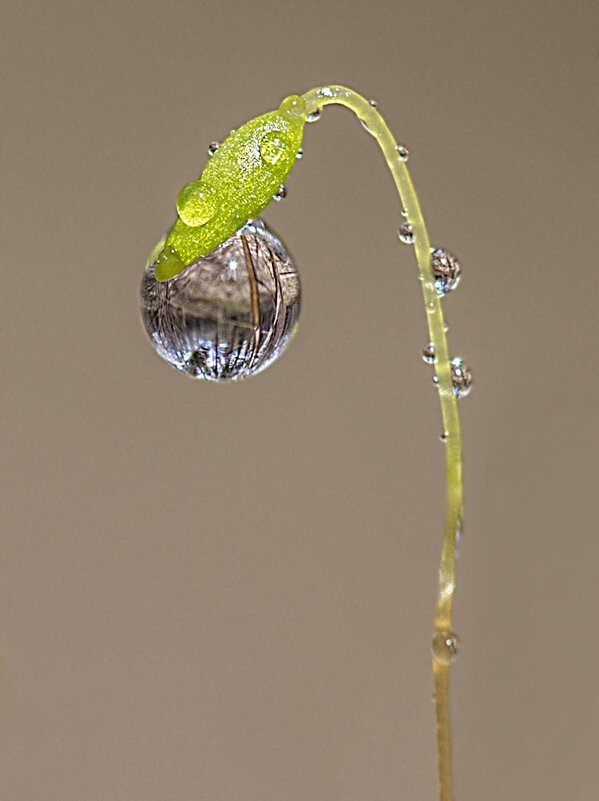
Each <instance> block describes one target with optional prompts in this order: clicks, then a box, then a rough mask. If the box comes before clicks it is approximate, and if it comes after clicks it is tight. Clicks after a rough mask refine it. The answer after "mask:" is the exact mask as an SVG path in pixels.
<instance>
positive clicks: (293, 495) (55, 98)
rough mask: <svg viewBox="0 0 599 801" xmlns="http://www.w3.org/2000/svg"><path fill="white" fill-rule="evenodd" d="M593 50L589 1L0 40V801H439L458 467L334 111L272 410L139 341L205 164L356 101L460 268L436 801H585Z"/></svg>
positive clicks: (178, 20)
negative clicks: (149, 299) (331, 87)
mask: <svg viewBox="0 0 599 801" xmlns="http://www.w3.org/2000/svg"><path fill="white" fill-rule="evenodd" d="M598 21H599V14H598V11H597V5H596V3H594V2H591V0H588V1H587V2H583V1H581V2H576V1H575V2H567V3H566V2H561V3H560V2H541V1H540V0H536V2H535V1H534V0H529V1H528V2H524V0H520V1H518V0H506V1H505V2H502V3H483V4H481V3H480V2H476V1H475V0H457V1H456V2H440V1H439V2H422V1H421V2H415V0H409V2H391V0H387V2H380V1H379V0H370V2H368V3H360V2H338V1H333V2H326V3H323V2H313V1H312V0H305V2H302V3H293V4H292V3H284V2H278V3H275V2H261V0H255V2H253V3H242V2H239V1H236V2H233V1H231V2H227V0H222V1H221V2H211V3H205V2H197V1H196V2H192V1H191V0H187V1H184V0H171V1H170V2H159V1H158V0H154V1H153V2H150V1H148V2H141V0H139V1H138V2H132V1H130V0H118V2H117V0H112V1H107V0H96V1H94V2H91V1H90V2H86V1H85V0H79V1H78V2H77V1H75V0H71V1H70V2H69V1H68V0H51V1H50V2H40V1H39V0H36V1H34V2H20V3H16V2H5V3H4V4H3V10H2V28H1V33H0V37H1V48H0V66H1V70H2V76H3V80H2V88H1V92H2V109H3V114H2V123H1V125H0V128H1V137H2V148H1V151H2V155H1V158H2V168H1V175H2V179H1V182H0V204H1V214H0V225H1V231H2V262H3V273H4V279H3V283H2V304H1V315H2V316H1V331H2V357H1V359H2V375H3V381H2V407H3V413H2V423H1V427H2V451H3V454H4V458H3V459H2V466H1V468H0V470H1V473H2V475H1V483H0V486H1V490H0V492H1V495H2V497H1V504H0V508H1V509H2V515H1V516H2V537H1V552H0V602H1V607H0V608H1V614H0V651H1V665H2V667H1V671H0V754H1V756H0V773H1V774H2V776H3V779H2V789H0V798H2V799H3V801H4V799H6V801H164V800H165V799H167V800H168V801H197V799H211V801H240V799H243V801H269V799H272V800H273V801H274V799H285V801H300V799H301V801H306V799H310V800H311V801H318V800H320V799H322V801H324V800H325V799H326V801H335V799H338V800H339V801H341V800H342V799H343V801H362V799H371V801H379V800H380V801H387V800H388V799H392V798H405V799H418V800H419V801H420V800H422V801H425V799H426V800H427V801H428V800H430V799H435V798H436V783H437V779H436V751H435V748H436V743H435V726H434V708H433V705H432V702H431V693H432V676H431V654H430V638H431V630H432V621H433V613H434V606H435V599H436V590H437V568H438V560H439V555H440V548H441V537H442V530H443V516H444V452H443V445H442V444H441V443H440V442H439V433H440V431H441V421H440V412H439V406H438V399H437V396H436V392H435V389H434V386H433V384H432V381H431V376H432V371H431V368H430V367H428V366H426V365H425V364H424V363H423V362H422V359H421V350H422V347H423V346H424V345H425V344H426V341H427V333H426V328H425V315H424V309H423V305H422V299H421V288H420V283H419V281H418V279H417V270H416V264H415V261H414V255H413V252H412V251H411V249H410V248H409V247H407V246H405V245H401V244H400V243H399V242H398V239H397V228H398V225H399V223H400V220H401V217H400V204H399V201H398V199H397V197H396V195H395V190H394V187H393V184H392V181H391V178H390V176H389V174H388V173H387V171H386V168H385V165H384V162H383V159H382V157H381V155H380V153H379V152H378V150H377V148H376V144H375V142H374V140H373V139H372V138H371V137H370V136H368V135H367V133H365V131H364V130H363V129H362V127H361V126H360V124H359V123H358V122H357V120H356V119H355V118H353V117H352V115H351V114H350V113H349V112H348V111H347V110H345V109H340V108H334V107H330V108H328V109H327V110H326V111H325V113H323V115H322V118H321V120H320V121H319V122H318V123H316V124H314V125H311V126H307V127H306V131H305V136H304V143H303V148H304V154H305V155H304V158H303V161H301V162H298V164H297V165H296V167H295V169H294V170H293V172H292V174H291V176H290V178H289V180H288V183H287V189H288V197H287V199H286V200H285V201H284V202H282V203H279V204H273V205H272V206H271V207H269V208H268V209H267V211H266V212H265V214H264V218H265V219H266V220H267V222H268V223H269V224H270V225H271V226H272V227H273V228H274V229H275V230H276V231H277V232H278V233H279V235H280V236H281V237H282V238H283V240H284V241H285V242H286V244H287V246H288V248H289V250H290V251H291V253H292V254H293V256H294V258H295V261H296V262H297V264H298V267H299V270H300V274H301V277H302V282H303V310H302V315H301V321H300V328H299V332H298V334H297V336H296V338H295V340H294V341H293V343H292V344H291V345H290V347H289V349H288V351H287V353H286V354H285V355H284V356H283V357H282V358H281V360H280V361H279V362H277V363H276V364H275V365H274V366H273V367H272V368H271V369H270V370H268V371H267V372H266V373H264V374H263V375H260V376H257V377H255V378H251V379H249V380H248V381H246V382H243V383H241V384H231V385H224V386H223V385H211V384H205V383H200V382H194V381H192V380H191V379H189V378H188V377H186V376H184V375H182V374H179V373H177V372H176V371H175V370H173V369H172V368H171V367H169V366H168V365H167V364H166V363H165V362H163V361H162V360H161V359H160V358H158V356H157V355H156V354H155V353H154V351H153V349H152V347H151V345H150V342H149V340H148V339H147V337H146V334H145V332H144V330H143V329H142V326H141V322H140V316H139V299H138V298H139V283H140V279H141V274H142V271H143V267H144V264H145V260H146V257H147V255H148V253H149V252H150V251H151V249H152V248H153V247H154V245H155V244H156V242H157V241H158V239H159V238H160V237H161V236H162V234H163V233H164V231H165V230H166V229H167V228H168V227H169V226H170V225H171V223H172V220H173V216H174V209H175V199H176V196H177V193H178V191H179V189H180V188H181V187H182V186H183V185H184V184H185V183H187V182H188V181H190V180H192V179H193V178H195V177H197V175H198V174H199V172H200V171H201V168H202V166H203V164H204V162H205V160H206V159H207V152H206V148H207V145H208V144H209V143H210V142H211V141H212V140H214V139H217V140H218V139H222V138H224V137H225V136H226V134H227V133H228V131H229V130H230V129H231V128H233V127H237V126H238V125H240V124H241V123H243V122H245V121H246V120H248V119H249V118H251V117H253V116H256V115H258V114H260V113H263V112H266V111H268V110H270V109H272V108H275V107H276V106H277V105H278V104H279V102H280V101H281V99H282V98H283V97H284V96H286V95H288V94H291V93H301V92H304V91H306V90H308V89H309V88H311V87H313V86H316V85H321V84H324V83H343V84H346V85H348V86H351V87H353V88H355V89H356V90H357V91H359V92H361V93H363V94H364V95H365V96H366V97H368V98H370V97H372V98H374V99H376V100H377V101H378V104H379V109H380V110H381V111H382V113H383V114H384V115H385V117H386V119H387V121H388V123H389V125H390V126H391V128H392V130H393V132H394V134H395V136H396V138H397V140H398V141H399V142H402V143H404V144H405V145H407V146H408V147H409V149H410V161H409V166H410V169H411V172H412V177H413V180H414V183H415V185H416V188H417V190H418V192H419V194H420V200H421V203H422V206H423V209H424V212H425V216H426V219H427V223H428V226H429V232H430V235H431V239H432V242H433V244H434V245H442V246H445V247H447V248H448V249H449V250H451V251H453V252H455V253H456V254H457V255H458V257H459V258H460V261H461V264H462V270H463V272H462V282H461V284H460V287H459V289H458V290H457V291H456V292H455V293H453V294H452V295H451V296H449V297H447V298H446V300H445V301H444V309H445V313H446V315H447V319H448V322H449V325H450V331H449V341H450V347H451V350H452V353H453V354H454V355H460V356H463V357H464V358H465V360H466V361H467V362H468V364H470V365H471V366H472V369H473V372H474V376H475V384H474V388H473V391H472V394H471V395H470V397H468V398H467V399H464V400H463V401H461V402H460V410H461V413H462V425H463V436H464V451H465V477H466V524H465V532H464V538H463V542H462V552H461V556H460V560H459V565H458V567H459V576H458V578H459V588H458V594H457V598H456V606H455V628H456V630H457V631H458V633H459V634H460V636H461V640H462V652H461V655H460V658H459V659H458V660H457V662H456V664H455V666H454V670H453V684H452V707H453V718H454V726H455V783H456V796H457V798H458V799H460V801H478V800H479V799H481V798H484V799H485V801H499V799H508V798H509V799H512V798H543V799H544V801H558V799H559V801H562V799H563V798H568V799H573V800H576V799H588V798H591V797H592V796H593V794H594V793H593V791H594V790H595V788H596V762H597V752H598V749H599V731H598V728H597V722H596V721H597V719H598V715H599V697H598V694H597V687H596V676H597V671H598V669H599V636H598V631H597V622H596V592H597V575H596V565H597V562H598V560H599V542H598V539H597V531H596V523H595V520H596V515H595V514H594V512H595V508H596V503H595V497H594V496H595V495H596V491H597V490H596V486H595V485H596V481H597V470H598V467H599V464H598V458H597V454H598V447H597V446H598V434H597V392H598V390H599V386H598V380H597V372H598V371H597V365H596V353H595V351H596V347H595V343H596V341H597V335H598V333H599V327H598V325H597V313H596V308H597V301H598V300H599V297H598V283H597V266H596V258H597V257H596V253H597V244H596V231H597V215H598V213H599V204H598V201H597V191H596V184H597V179H598V177H599V176H598V171H597V143H596V140H597V123H598V121H599V115H598V107H597V99H598V98H597V79H598V77H599V76H598V70H597V61H598V55H597V23H598Z"/></svg>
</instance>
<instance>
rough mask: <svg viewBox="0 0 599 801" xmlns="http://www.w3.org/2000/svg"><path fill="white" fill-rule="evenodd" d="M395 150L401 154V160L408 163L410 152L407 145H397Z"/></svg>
mask: <svg viewBox="0 0 599 801" xmlns="http://www.w3.org/2000/svg"><path fill="white" fill-rule="evenodd" d="M395 149H396V150H397V152H398V154H399V158H400V159H401V160H402V161H407V160H408V159H409V158H410V151H409V150H408V148H407V147H406V146H405V145H395Z"/></svg>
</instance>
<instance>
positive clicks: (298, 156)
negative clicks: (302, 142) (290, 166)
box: [295, 147, 304, 159]
mask: <svg viewBox="0 0 599 801" xmlns="http://www.w3.org/2000/svg"><path fill="white" fill-rule="evenodd" d="M295 158H296V159H303V158H304V149H303V148H301V147H300V149H299V150H298V151H297V153H296V154H295Z"/></svg>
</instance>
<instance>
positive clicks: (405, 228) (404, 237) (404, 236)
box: [398, 220, 414, 245]
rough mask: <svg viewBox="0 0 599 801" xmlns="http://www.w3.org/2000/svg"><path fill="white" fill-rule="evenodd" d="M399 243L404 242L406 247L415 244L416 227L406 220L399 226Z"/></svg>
mask: <svg viewBox="0 0 599 801" xmlns="http://www.w3.org/2000/svg"><path fill="white" fill-rule="evenodd" d="M398 235H399V241H400V242H403V243H404V245H412V244H414V226H413V225H412V223H410V222H408V221H407V220H405V221H404V222H402V224H401V225H400V226H399V231H398Z"/></svg>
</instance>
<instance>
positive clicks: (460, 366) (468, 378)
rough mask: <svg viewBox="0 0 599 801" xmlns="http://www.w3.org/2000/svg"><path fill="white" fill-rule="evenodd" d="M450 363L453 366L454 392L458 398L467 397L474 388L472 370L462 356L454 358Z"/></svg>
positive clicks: (452, 380)
mask: <svg viewBox="0 0 599 801" xmlns="http://www.w3.org/2000/svg"><path fill="white" fill-rule="evenodd" d="M449 365H450V367H451V383H452V386H453V394H454V395H455V396H456V398H465V397H466V395H469V394H470V390H471V389H472V372H471V371H470V368H469V367H467V366H466V365H465V364H464V362H463V360H462V359H460V358H455V359H452V360H451V361H450V362H449Z"/></svg>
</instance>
